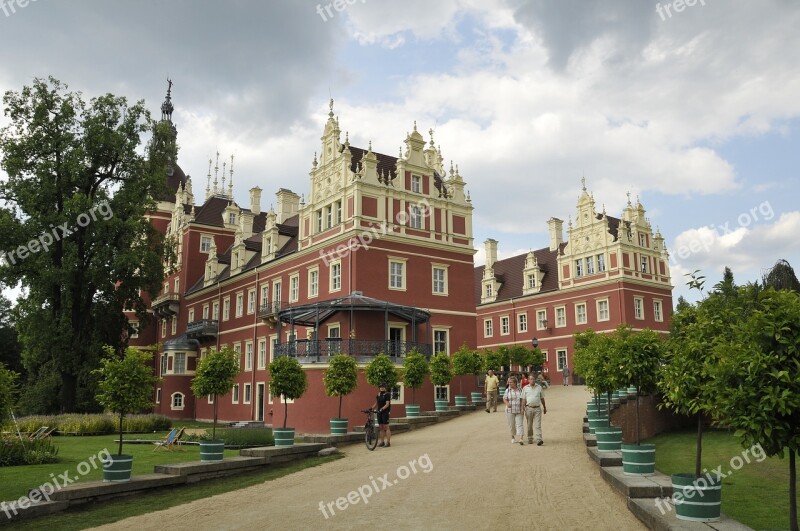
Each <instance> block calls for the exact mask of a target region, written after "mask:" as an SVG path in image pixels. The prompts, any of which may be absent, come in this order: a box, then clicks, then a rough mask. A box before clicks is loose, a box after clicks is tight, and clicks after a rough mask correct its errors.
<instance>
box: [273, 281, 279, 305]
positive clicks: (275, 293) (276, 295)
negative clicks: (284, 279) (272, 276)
mask: <svg viewBox="0 0 800 531" xmlns="http://www.w3.org/2000/svg"><path fill="white" fill-rule="evenodd" d="M272 302H273V304H274V306H275V308H274V309H275V310H279V309H280V305H281V281H280V280H277V281H275V282H273V283H272Z"/></svg>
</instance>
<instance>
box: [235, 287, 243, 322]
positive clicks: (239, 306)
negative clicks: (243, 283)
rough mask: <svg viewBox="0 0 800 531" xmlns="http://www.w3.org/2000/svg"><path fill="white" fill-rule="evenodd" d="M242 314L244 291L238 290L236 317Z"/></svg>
mask: <svg viewBox="0 0 800 531" xmlns="http://www.w3.org/2000/svg"><path fill="white" fill-rule="evenodd" d="M242 315H244V292H243V291H240V292H239V293H237V294H236V317H241V316H242Z"/></svg>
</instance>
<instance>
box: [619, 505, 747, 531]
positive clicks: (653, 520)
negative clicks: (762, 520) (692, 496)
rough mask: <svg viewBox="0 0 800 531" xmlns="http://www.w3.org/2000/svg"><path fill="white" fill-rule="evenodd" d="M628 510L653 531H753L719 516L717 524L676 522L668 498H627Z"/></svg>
mask: <svg viewBox="0 0 800 531" xmlns="http://www.w3.org/2000/svg"><path fill="white" fill-rule="evenodd" d="M628 510H630V512H632V513H633V514H634V516H636V518H638V519H639V520H641V522H642V523H643V524H644V525H646V526H647V527H648V528H649V529H653V530H655V531H711V530H714V529H716V530H719V531H753V530H752V528H750V527H747V526H746V525H744V524H742V523H741V522H738V521H736V520H732V519H730V518H728V517H727V516H725V515H724V514H723V515H721V517H720V520H719V522H709V523H703V522H687V521H684V520H678V518H677V517H676V516H675V507H674V506H673V504H672V500H671V499H670V498H666V499H664V498H628Z"/></svg>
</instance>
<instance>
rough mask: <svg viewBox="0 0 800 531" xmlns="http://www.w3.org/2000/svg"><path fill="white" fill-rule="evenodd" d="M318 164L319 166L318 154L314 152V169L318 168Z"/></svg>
mask: <svg viewBox="0 0 800 531" xmlns="http://www.w3.org/2000/svg"><path fill="white" fill-rule="evenodd" d="M318 164H319V163H318V162H317V152H316V151H315V152H314V162H312V163H311V165H312V166H313V167H314V168H316V167H317V165H318Z"/></svg>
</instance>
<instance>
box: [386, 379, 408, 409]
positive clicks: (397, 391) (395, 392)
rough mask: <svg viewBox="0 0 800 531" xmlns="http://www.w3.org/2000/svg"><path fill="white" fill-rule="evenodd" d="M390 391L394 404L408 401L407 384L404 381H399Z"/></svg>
mask: <svg viewBox="0 0 800 531" xmlns="http://www.w3.org/2000/svg"><path fill="white" fill-rule="evenodd" d="M389 392H390V393H391V396H392V404H405V403H406V397H405V386H404V385H403V382H397V385H395V386H394V387H392V388H391V389H389ZM395 396H396V398H395Z"/></svg>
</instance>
